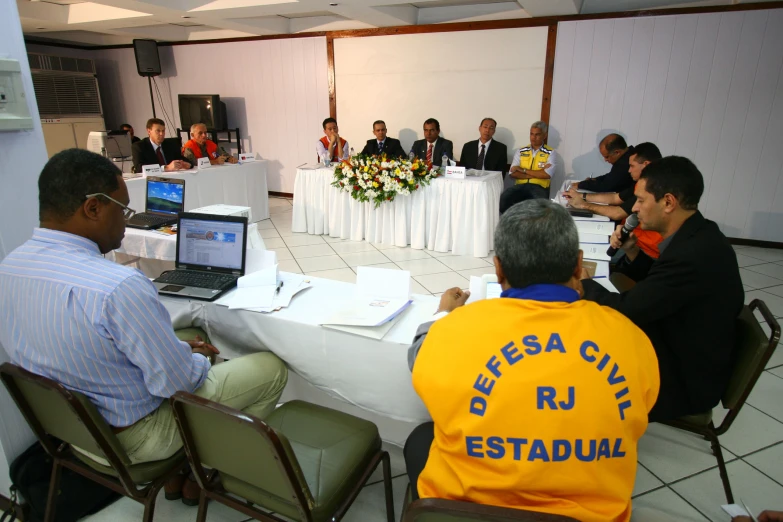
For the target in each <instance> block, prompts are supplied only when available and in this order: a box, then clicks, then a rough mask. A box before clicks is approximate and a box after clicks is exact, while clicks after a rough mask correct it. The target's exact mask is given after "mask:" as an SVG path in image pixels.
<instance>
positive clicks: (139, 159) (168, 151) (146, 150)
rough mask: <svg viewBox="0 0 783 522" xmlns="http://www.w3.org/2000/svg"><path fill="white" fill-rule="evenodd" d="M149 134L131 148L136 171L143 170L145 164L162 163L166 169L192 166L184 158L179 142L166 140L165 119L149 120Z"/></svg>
mask: <svg viewBox="0 0 783 522" xmlns="http://www.w3.org/2000/svg"><path fill="white" fill-rule="evenodd" d="M147 134H148V135H149V137H148V138H144V139H143V140H141V141H138V142H136V143H134V144H133V147H132V148H131V153H132V155H133V170H134V172H141V168H142V166H144V165H161V166H162V167H163V170H166V171H172V170H183V169H189V168H190V163H188V162H187V161H185V160H183V159H182V149H181V148H180V144H179V142H178V141H177V140H170V141H166V123H165V122H164V121H163V120H161V119H158V118H150V119H149V120H147ZM158 151H160V155H159V154H158Z"/></svg>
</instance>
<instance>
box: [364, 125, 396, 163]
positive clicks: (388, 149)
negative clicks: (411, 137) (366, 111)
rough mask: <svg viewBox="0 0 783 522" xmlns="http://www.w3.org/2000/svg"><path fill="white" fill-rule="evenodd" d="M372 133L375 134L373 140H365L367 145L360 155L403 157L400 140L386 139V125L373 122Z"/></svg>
mask: <svg viewBox="0 0 783 522" xmlns="http://www.w3.org/2000/svg"><path fill="white" fill-rule="evenodd" d="M372 133H373V134H375V139H374V140H367V145H365V146H364V148H363V149H362V154H366V155H368V156H377V155H379V154H384V153H385V154H386V157H387V158H399V157H401V156H405V151H404V150H403V149H402V145H401V144H400V140H395V139H394V138H387V137H386V123H385V122H384V121H383V120H377V121H375V122H373V124H372Z"/></svg>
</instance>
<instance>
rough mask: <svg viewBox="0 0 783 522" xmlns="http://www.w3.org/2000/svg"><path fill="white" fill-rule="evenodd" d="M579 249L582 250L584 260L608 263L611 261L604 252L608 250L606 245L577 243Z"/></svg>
mask: <svg viewBox="0 0 783 522" xmlns="http://www.w3.org/2000/svg"><path fill="white" fill-rule="evenodd" d="M579 248H580V249H582V255H583V257H584V258H585V259H592V260H595V261H609V260H610V259H612V258H611V257H610V256H608V255H606V251H607V250H608V249H609V247H608V246H606V245H594V244H591V243H579Z"/></svg>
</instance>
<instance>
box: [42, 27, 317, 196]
mask: <svg viewBox="0 0 783 522" xmlns="http://www.w3.org/2000/svg"><path fill="white" fill-rule="evenodd" d="M30 50H31V51H35V52H44V53H50V54H58V55H67V56H74V55H76V56H84V57H87V58H93V59H95V60H96V69H97V73H98V82H99V84H100V90H101V101H102V102H103V107H104V113H105V114H104V117H105V120H106V125H107V126H108V127H109V128H116V127H118V126H119V125H120V124H121V123H130V124H131V125H133V128H134V130H135V131H136V135H137V136H139V137H142V138H143V137H145V136H146V132H145V130H144V126H145V123H146V121H147V119H148V118H151V117H152V104H151V101H150V93H149V87H148V84H147V79H146V78H142V77H140V76H139V75H138V73H137V72H136V61H135V58H134V55H133V49H110V50H103V51H81V50H73V49H66V48H58V47H53V46H40V45H31V46H30ZM159 53H160V59H161V66H162V70H163V74H162V75H161V76H159V77H157V78H156V81H157V84H158V86H159V88H160V91H161V94H162V96H163V99H164V106H165V108H166V112H167V113H168V119H170V120H171V121H172V123H173V128H172V129H171V131H170V135H172V136H173V135H174V134H173V133H174V130H175V129H176V128H177V127H179V126H180V122H179V108H178V107H177V95H178V94H219V95H220V98H221V100H223V101H225V102H226V106H227V112H228V123H229V126H230V127H239V129H240V132H241V133H242V137H243V152H246V151H247V150H249V151H251V152H256V153H259V154H260V155H261V157H263V158H265V159H267V160H269V174H268V185H269V190H272V191H277V192H293V191H294V179H295V177H296V167H297V166H298V165H300V164H302V163H304V162H306V161H311V162H312V161H313V160H314V159H315V142H316V140H318V138H320V137H321V136H322V135H323V131H322V128H321V122H322V121H323V119H324V118H327V117H328V116H329V91H328V86H327V67H326V38H324V37H316V38H291V39H281V40H262V41H254V42H233V43H218V44H216V43H207V44H197V45H181V46H167V47H160V48H159ZM155 110H156V113H157V116H158V117H159V118H162V119H164V120H165V119H167V118H166V117H165V116H164V113H163V111H162V110H161V104H160V102H159V101H158V99H157V96H156V99H155ZM168 127H171V124H167V128H168Z"/></svg>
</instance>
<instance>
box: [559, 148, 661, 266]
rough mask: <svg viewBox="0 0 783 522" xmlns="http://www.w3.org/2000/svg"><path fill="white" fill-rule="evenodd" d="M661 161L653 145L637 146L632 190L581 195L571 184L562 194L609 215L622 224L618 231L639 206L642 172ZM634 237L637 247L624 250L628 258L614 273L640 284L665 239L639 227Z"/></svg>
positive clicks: (632, 162)
mask: <svg viewBox="0 0 783 522" xmlns="http://www.w3.org/2000/svg"><path fill="white" fill-rule="evenodd" d="M659 159H661V151H660V150H658V147H657V146H656V145H655V144H654V143H648V142H645V143H640V144H639V145H637V146H636V147H634V149H633V154H631V157H630V158H629V160H628V164H629V165H630V167H629V169H628V172H629V173H630V174H631V177H632V178H633V180H634V185H633V186H632V187H631V188H628V189H625V190H624V191H622V192H615V193H609V194H588V193H586V192H578V191H577V190H576V186H575V185H571V188H570V190H569V191H568V192H565V193H564V194H563V195H564V196H565V197H566V198H568V204H569V205H570V206H572V207H574V208H581V209H585V210H589V211H590V212H592V213H594V214H599V215H601V216H606V217H608V218H610V219H612V220H613V221H617V222H619V223H620V224H619V225H617V227H618V228H619V227H620V226H622V225H623V224H624V223H625V218H627V217H628V216H629V215H630V214H631V212H632V211H631V209H632V208H633V206H634V204H635V203H636V196H635V195H634V192H633V191H634V188H635V187H636V183H637V182H638V181H639V178H640V177H641V175H642V171H643V170H644V168H645V167H646V166H647V165H649V164H650V163H651V162H653V161H657V160H659ZM633 235H634V237H636V244H635V245H634V246H633V247H631V248H629V249H628V250H625V256H624V257H623V258H622V259H620V261H619V262H618V263H617V266H616V267H615V271H616V272H621V273H623V274H625V275H627V276H628V277H630V278H631V279H633V280H634V281H641V280H642V279H644V278H645V276H646V275H647V272H649V271H650V267H651V266H652V264H653V261H655V260H656V259H658V256H660V255H661V253H660V251H659V250H658V244H659V243H660V242H661V240H662V238H661V235H660V234H659V233H658V232H655V231H653V230H642V228H641V227H637V228H636V230H635V231H634V232H633ZM618 241H619V240H618ZM613 246H614V245H613ZM618 246H619V245H618Z"/></svg>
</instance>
